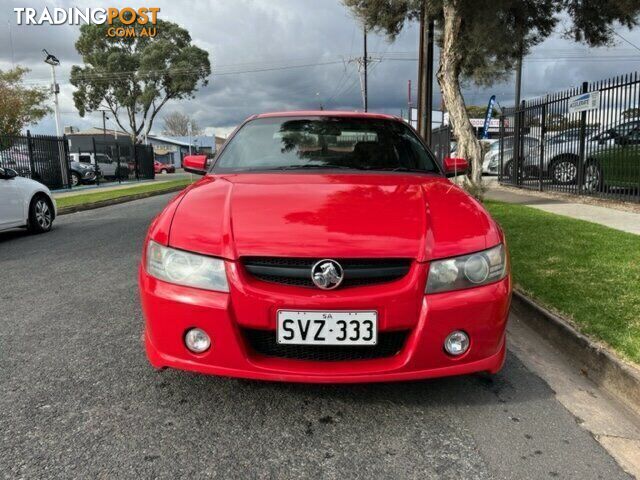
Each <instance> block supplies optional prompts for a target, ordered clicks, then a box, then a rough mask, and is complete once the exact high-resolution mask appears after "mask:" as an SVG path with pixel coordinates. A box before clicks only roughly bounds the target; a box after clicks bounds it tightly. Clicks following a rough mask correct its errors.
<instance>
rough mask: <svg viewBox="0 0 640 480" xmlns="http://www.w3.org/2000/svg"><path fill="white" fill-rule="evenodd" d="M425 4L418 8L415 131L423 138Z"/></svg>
mask: <svg viewBox="0 0 640 480" xmlns="http://www.w3.org/2000/svg"><path fill="white" fill-rule="evenodd" d="M424 10H425V2H424V0H423V2H422V6H421V7H420V22H419V25H420V26H419V28H420V45H419V46H418V118H417V121H418V122H417V129H416V130H418V135H420V136H421V137H424V135H423V128H422V121H423V111H424V19H425V11H424Z"/></svg>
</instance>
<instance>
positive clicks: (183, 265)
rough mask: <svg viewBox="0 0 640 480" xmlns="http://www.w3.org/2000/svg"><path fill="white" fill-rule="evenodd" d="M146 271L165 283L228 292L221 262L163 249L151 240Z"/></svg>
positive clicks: (225, 275) (148, 246)
mask: <svg viewBox="0 0 640 480" xmlns="http://www.w3.org/2000/svg"><path fill="white" fill-rule="evenodd" d="M146 270H147V273H148V274H149V275H151V276H153V277H156V278H158V279H160V280H164V281H165V282H169V283H175V284H178V285H185V286H187V287H196V288H204V289H206V290H215V291H217V292H228V291H229V284H228V283H227V274H226V272H225V268H224V261H223V260H220V259H219V258H211V257H205V256H204V255H197V254H195V253H188V252H184V251H182V250H175V249H173V248H168V247H163V246H162V245H160V244H158V243H156V242H153V241H150V242H149V245H147V264H146Z"/></svg>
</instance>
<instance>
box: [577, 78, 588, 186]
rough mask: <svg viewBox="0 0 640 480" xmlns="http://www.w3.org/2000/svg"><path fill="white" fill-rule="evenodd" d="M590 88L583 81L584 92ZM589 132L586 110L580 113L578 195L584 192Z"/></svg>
mask: <svg viewBox="0 0 640 480" xmlns="http://www.w3.org/2000/svg"><path fill="white" fill-rule="evenodd" d="M588 90H589V84H588V83H587V82H582V93H587V91H588ZM586 134H587V111H586V110H584V111H583V112H582V113H580V150H579V152H580V153H579V155H578V156H579V159H578V165H577V167H578V172H577V173H578V174H577V178H576V182H577V183H578V185H577V187H578V189H577V192H578V195H580V194H581V193H582V185H583V183H584V163H585V158H584V157H585V144H586V142H585V140H586V139H585V137H586Z"/></svg>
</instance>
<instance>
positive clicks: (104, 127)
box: [102, 110, 107, 142]
mask: <svg viewBox="0 0 640 480" xmlns="http://www.w3.org/2000/svg"><path fill="white" fill-rule="evenodd" d="M102 140H104V141H105V142H106V141H107V112H105V111H104V110H102Z"/></svg>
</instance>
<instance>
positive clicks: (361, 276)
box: [242, 257, 411, 288]
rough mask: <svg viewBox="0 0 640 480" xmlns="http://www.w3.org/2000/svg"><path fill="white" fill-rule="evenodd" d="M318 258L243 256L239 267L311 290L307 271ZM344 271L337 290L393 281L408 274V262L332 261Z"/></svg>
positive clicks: (260, 276) (275, 281) (377, 260)
mask: <svg viewBox="0 0 640 480" xmlns="http://www.w3.org/2000/svg"><path fill="white" fill-rule="evenodd" d="M319 260H322V259H321V258H288V257H244V258H243V259H242V264H243V265H244V268H245V270H246V271H247V272H248V273H249V274H251V275H252V276H253V277H255V278H257V279H258V280H262V281H264V282H271V283H281V284H284V285H295V286H299V287H311V288H315V285H314V284H313V282H312V281H311V268H312V267H313V265H314V264H315V263H316V262H318V261H319ZM335 260H336V261H337V262H338V263H339V264H340V265H341V266H342V269H343V271H344V280H343V281H342V283H341V285H340V287H341V288H342V287H355V286H358V285H373V284H379V283H387V282H393V281H395V280H399V279H401V278H402V277H404V276H405V275H406V274H407V273H409V269H410V268H411V260H410V259H407V258H392V259H377V258H376V259H366V258H364V259H360V258H357V259H355V258H348V259H335Z"/></svg>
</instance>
